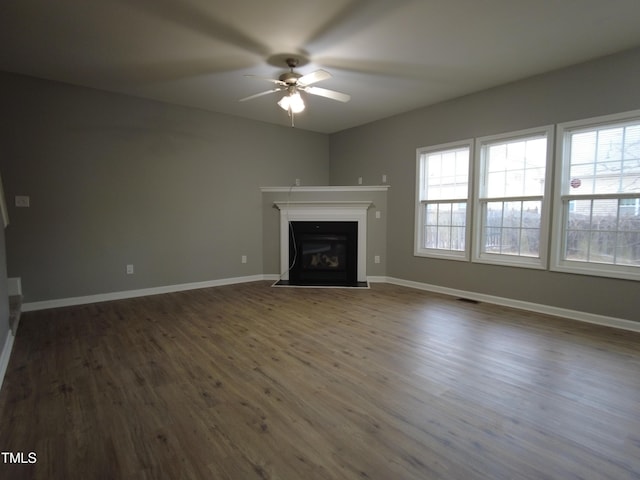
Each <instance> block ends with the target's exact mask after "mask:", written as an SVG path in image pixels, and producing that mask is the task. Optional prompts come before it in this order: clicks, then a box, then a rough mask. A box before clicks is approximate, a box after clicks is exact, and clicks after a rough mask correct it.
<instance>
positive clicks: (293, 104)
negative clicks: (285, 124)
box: [278, 92, 304, 113]
mask: <svg viewBox="0 0 640 480" xmlns="http://www.w3.org/2000/svg"><path fill="white" fill-rule="evenodd" d="M278 105H280V108H282V109H283V110H288V111H291V112H292V113H300V112H302V111H303V110H304V101H303V100H302V97H301V96H300V94H299V93H298V92H295V93H292V94H290V95H285V96H284V97H282V98H281V99H280V101H279V102H278Z"/></svg>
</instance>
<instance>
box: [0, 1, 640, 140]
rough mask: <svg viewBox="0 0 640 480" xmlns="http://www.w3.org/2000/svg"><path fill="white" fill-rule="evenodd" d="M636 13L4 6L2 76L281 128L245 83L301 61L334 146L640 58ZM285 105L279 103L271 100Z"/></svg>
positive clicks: (243, 4) (612, 6) (373, 4)
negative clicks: (475, 100) (499, 88)
mask: <svg viewBox="0 0 640 480" xmlns="http://www.w3.org/2000/svg"><path fill="white" fill-rule="evenodd" d="M639 20H640V1H638V0H482V1H481V0H393V1H392V0H299V1H298V0H269V1H261V0H234V1H229V0H225V1H222V0H2V1H1V2H0V70H5V71H9V72H16V73H21V74H26V75H32V76H35V77H41V78H47V79H52V80H58V81H62V82H67V83H71V84H75V85H83V86H88V87H94V88H98V89H103V90H109V91H114V92H122V93H126V94H130V95H135V96H139V97H145V98H152V99H157V100H162V101H165V102H170V103H175V104H179V105H186V106H191V107H197V108H202V109H206V110H212V111H216V112H222V113H227V114H231V115H238V116H241V117H246V118H250V119H255V120H260V121H264V122H271V123H275V124H280V125H288V124H289V119H288V117H287V114H286V112H284V111H283V110H281V109H280V108H279V107H277V106H276V101H277V100H278V95H276V94H273V95H266V96H263V97H259V98H256V99H254V100H251V101H248V102H238V99H240V98H243V97H246V96H249V95H252V94H254V93H258V92H260V91H263V90H267V89H270V88H272V85H271V84H269V83H268V82H264V81H261V80H257V79H251V78H246V77H244V76H243V75H245V74H255V75H261V76H267V77H277V76H278V75H279V74H280V73H283V72H284V71H286V68H285V66H284V65H283V66H282V67H276V66H273V65H270V64H269V63H268V59H269V58H270V57H271V56H272V55H274V54H279V53H284V52H298V51H303V52H305V53H306V55H308V57H309V59H310V63H308V64H307V65H305V66H303V67H301V68H299V69H298V71H299V72H300V73H302V74H304V73H308V72H311V71H314V70H316V69H318V68H323V69H325V70H328V71H329V72H330V73H331V74H332V75H333V78H330V79H328V80H325V81H323V82H322V83H321V84H317V86H321V87H323V88H328V89H331V90H338V91H341V92H345V93H348V94H350V95H351V96H352V99H351V101H350V102H349V103H340V102H336V101H333V100H329V99H326V98H321V97H309V96H307V97H305V101H306V103H307V107H308V108H307V110H306V111H305V112H303V113H302V114H300V115H299V116H296V127H297V128H302V129H307V130H313V131H317V132H326V133H331V132H336V131H340V130H343V129H346V128H349V127H353V126H356V125H361V124H363V123H367V122H370V121H373V120H377V119H380V118H384V117H388V116H391V115H395V114H398V113H402V112H405V111H408V110H412V109H414V108H417V107H421V106H426V105H430V104H433V103H436V102H439V101H442V100H445V99H449V98H453V97H457V96H460V95H464V94H468V93H471V92H474V91H478V90H482V89H485V88H488V87H492V86H495V85H500V84H503V83H506V82H510V81H513V80H517V79H520V78H524V77H527V76H530V75H534V74H537V73H542V72H545V71H549V70H553V69H557V68H561V67H563V66H567V65H571V64H575V63H579V62H582V61H585V60H589V59H592V58H595V57H599V56H603V55H607V54H610V53H614V52H617V51H621V50H625V49H628V48H632V47H635V46H638V45H640V25H639ZM280 95H281V94H280Z"/></svg>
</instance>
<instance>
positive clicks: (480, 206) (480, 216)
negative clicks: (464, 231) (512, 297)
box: [471, 125, 555, 270]
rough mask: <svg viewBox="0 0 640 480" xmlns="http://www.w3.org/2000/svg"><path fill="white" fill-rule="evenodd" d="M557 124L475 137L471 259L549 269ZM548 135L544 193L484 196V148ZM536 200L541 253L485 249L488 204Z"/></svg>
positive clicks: (494, 263)
mask: <svg viewBox="0 0 640 480" xmlns="http://www.w3.org/2000/svg"><path fill="white" fill-rule="evenodd" d="M554 131H555V128H554V125H544V126H541V127H534V128H527V129H524V130H517V131H512V132H507V133H500V134H496V135H487V136H484V137H478V138H476V140H475V149H474V150H475V155H474V162H473V163H474V165H475V166H476V168H475V175H474V181H473V191H474V192H475V193H474V195H473V205H472V211H473V226H472V232H473V243H472V245H471V247H472V256H471V260H472V261H473V262H476V263H486V264H492V265H503V266H511V267H522V268H533V269H538V270H546V269H547V268H548V262H549V230H550V226H551V222H550V220H551V219H550V214H551V204H552V201H553V198H552V191H553V190H552V183H553V182H552V178H553V177H552V173H553V160H554V158H553V152H554V145H555V143H554V137H555V135H554ZM540 136H544V137H546V142H547V143H546V162H545V175H544V178H545V182H544V191H543V193H542V195H536V196H531V195H516V196H503V197H489V196H486V195H485V193H484V192H485V190H484V187H485V178H486V175H485V168H486V164H487V159H486V154H485V150H486V148H488V147H489V146H491V145H495V144H500V143H508V142H511V141H517V140H520V139H522V140H524V139H527V138H532V137H540ZM528 199H536V200H539V201H541V208H540V238H539V250H538V256H537V257H532V256H524V255H509V254H505V253H490V252H484V251H483V244H484V233H483V232H484V228H483V227H484V223H485V220H484V219H485V214H484V211H485V207H486V205H487V204H488V203H489V202H491V201H492V200H493V201H501V202H508V201H527V200H528Z"/></svg>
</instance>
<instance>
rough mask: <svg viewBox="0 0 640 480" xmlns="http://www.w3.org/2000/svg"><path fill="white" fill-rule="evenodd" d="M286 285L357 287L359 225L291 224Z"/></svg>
mask: <svg viewBox="0 0 640 480" xmlns="http://www.w3.org/2000/svg"><path fill="white" fill-rule="evenodd" d="M289 265H290V267H291V268H290V270H289V284H291V285H318V286H323V285H332V286H358V285H357V284H358V278H357V273H358V270H357V266H358V222H291V226H290V229H289Z"/></svg>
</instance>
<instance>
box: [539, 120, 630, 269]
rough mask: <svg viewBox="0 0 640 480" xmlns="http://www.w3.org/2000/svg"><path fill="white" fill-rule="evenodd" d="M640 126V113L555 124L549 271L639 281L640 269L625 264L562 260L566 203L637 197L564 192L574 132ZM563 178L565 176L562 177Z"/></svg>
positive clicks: (568, 179) (620, 194)
mask: <svg viewBox="0 0 640 480" xmlns="http://www.w3.org/2000/svg"><path fill="white" fill-rule="evenodd" d="M629 123H632V124H635V123H638V124H640V110H632V111H628V112H622V113H616V114H612V115H602V116H598V117H592V118H587V119H580V120H574V121H570V122H563V123H559V124H558V125H557V141H556V165H555V173H554V179H555V187H554V198H553V211H554V213H555V215H554V219H553V224H552V229H551V262H550V265H549V270H551V271H556V272H565V273H574V274H580V275H593V276H602V277H610V278H620V279H626V280H640V268H639V267H636V266H627V265H612V264H608V263H596V262H589V261H579V260H567V259H565V258H564V252H565V247H566V238H567V235H566V230H565V226H566V224H567V215H568V213H569V207H568V206H569V200H592V199H604V198H609V199H617V200H618V201H620V200H623V199H628V198H636V197H638V196H639V194H637V193H634V194H625V193H617V194H594V193H590V194H583V195H576V194H573V195H570V194H567V193H565V191H568V190H567V187H568V185H569V183H568V182H571V179H570V178H569V177H570V175H569V173H570V172H569V170H570V166H571V163H570V161H571V157H570V148H569V146H570V138H571V135H572V134H573V133H574V132H576V131H588V130H589V129H594V130H595V129H600V128H604V127H616V126H622V125H625V124H629ZM565 176H566V177H565Z"/></svg>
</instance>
